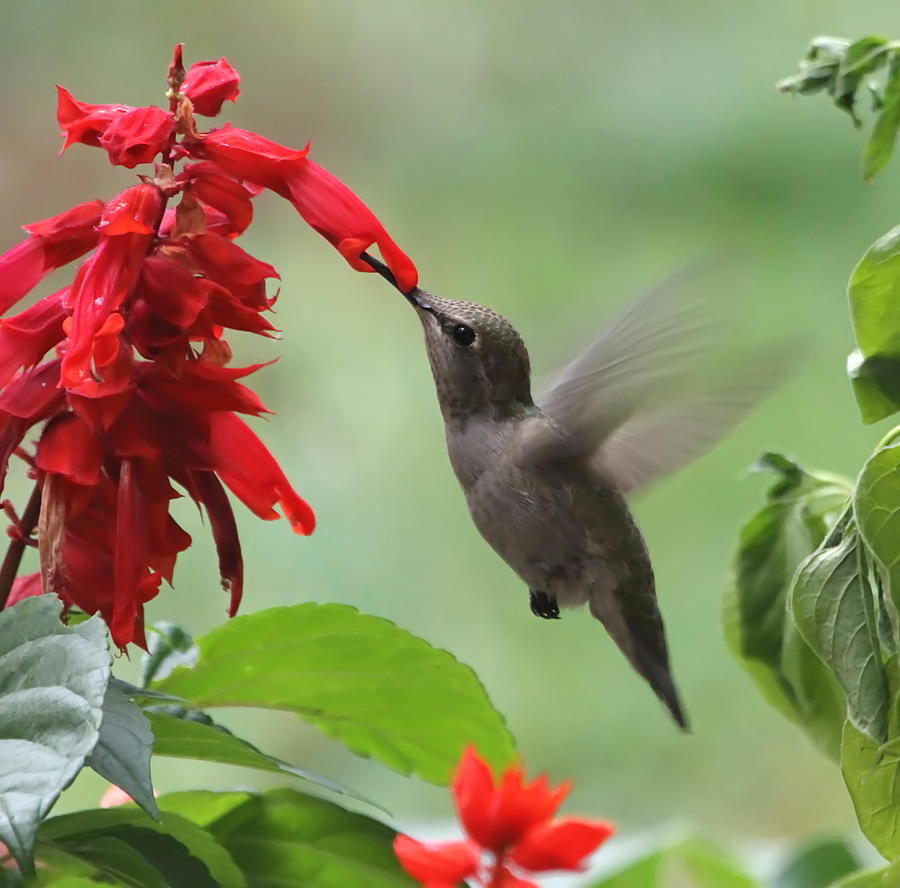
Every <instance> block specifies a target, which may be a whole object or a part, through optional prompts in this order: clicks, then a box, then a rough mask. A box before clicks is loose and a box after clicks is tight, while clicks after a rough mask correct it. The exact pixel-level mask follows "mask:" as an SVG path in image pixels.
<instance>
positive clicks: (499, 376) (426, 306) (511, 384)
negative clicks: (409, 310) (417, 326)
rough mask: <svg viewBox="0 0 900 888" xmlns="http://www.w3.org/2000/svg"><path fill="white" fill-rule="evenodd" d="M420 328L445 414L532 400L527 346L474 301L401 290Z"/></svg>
mask: <svg viewBox="0 0 900 888" xmlns="http://www.w3.org/2000/svg"><path fill="white" fill-rule="evenodd" d="M404 295H405V296H406V298H407V300H408V301H409V303H410V304H411V305H412V306H413V308H415V310H416V314H417V315H418V316H419V320H420V321H421V322H422V327H423V329H424V330H425V344H426V347H427V349H428V360H429V362H430V363H431V372H432V374H433V376H434V382H435V386H436V388H437V394H438V400H439V401H440V404H441V411H442V412H443V414H444V418H445V419H449V418H450V417H456V418H460V417H465V416H469V415H472V414H475V413H482V412H489V413H491V414H493V415H494V416H499V417H503V416H515V415H517V414H519V413H521V411H522V410H523V408H528V407H531V406H533V404H534V402H533V401H532V399H531V382H530V364H529V361H528V351H527V350H526V348H525V343H524V342H522V337H521V336H519V334H518V332H517V331H516V328H515V327H513V325H512V324H510V323H509V321H507V320H506V319H505V318H503V317H501V316H500V315H499V314H497V312H495V311H491V310H490V309H489V308H484V307H482V306H480V305H476V304H475V303H474V302H456V301H454V300H452V299H442V298H441V297H440V296H434V295H432V294H431V293H426V292H425V291H424V290H419V289H415V290H412V291H411V292H409V293H406V294H404Z"/></svg>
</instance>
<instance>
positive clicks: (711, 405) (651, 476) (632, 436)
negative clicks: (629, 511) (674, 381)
mask: <svg viewBox="0 0 900 888" xmlns="http://www.w3.org/2000/svg"><path fill="white" fill-rule="evenodd" d="M766 353H767V354H768V358H766V357H764V354H766ZM789 364H790V362H789V361H788V360H787V356H786V353H785V352H784V350H778V349H771V350H768V352H765V351H762V352H760V353H759V354H756V355H753V356H751V357H748V358H746V359H745V360H744V361H742V362H740V365H739V366H737V367H733V368H731V371H730V372H729V373H728V374H727V375H723V376H720V377H719V378H718V379H713V380H710V386H709V388H708V389H707V390H706V391H699V392H690V391H685V392H681V393H680V394H679V396H677V397H676V398H675V399H674V400H673V401H672V402H671V403H668V404H663V405H661V406H658V407H656V408H653V409H649V410H641V409H638V410H636V411H635V413H633V414H632V415H631V416H630V417H629V418H628V419H626V420H625V421H624V422H623V423H622V424H621V425H619V426H618V427H616V428H615V429H613V430H612V432H611V433H610V434H609V436H608V437H607V438H606V439H605V440H604V441H603V442H602V444H600V446H599V447H598V448H597V451H596V453H595V454H594V456H593V458H592V463H593V465H594V467H595V468H596V469H597V470H599V471H601V472H602V473H603V474H605V475H606V476H607V477H608V478H611V479H612V480H613V481H614V482H615V485H616V487H618V488H619V490H621V491H622V492H623V493H628V492H629V491H633V490H635V489H637V488H640V487H645V486H647V485H648V484H649V483H651V482H652V481H655V480H657V479H658V478H661V477H663V476H665V475H668V474H670V473H672V472H674V471H677V470H678V469H680V468H682V467H683V466H686V465H688V464H689V463H692V462H693V461H694V460H695V459H697V458H699V457H700V456H702V455H703V454H704V453H706V452H707V451H708V450H710V449H711V448H712V447H713V446H714V445H715V444H716V443H717V442H718V441H719V440H720V439H721V438H723V437H725V435H727V434H728V433H729V432H730V431H731V430H732V429H733V428H734V427H735V426H736V425H737V424H738V423H739V422H740V421H741V420H742V419H743V418H744V416H745V415H746V414H747V413H749V412H750V411H751V410H752V409H753V407H754V406H756V404H758V403H759V401H761V400H762V399H763V398H764V397H765V396H766V395H767V394H769V392H771V391H772V390H773V389H774V388H775V387H776V386H777V385H778V383H779V382H780V381H781V380H782V379H783V378H784V375H785V373H786V372H787V371H788V369H789Z"/></svg>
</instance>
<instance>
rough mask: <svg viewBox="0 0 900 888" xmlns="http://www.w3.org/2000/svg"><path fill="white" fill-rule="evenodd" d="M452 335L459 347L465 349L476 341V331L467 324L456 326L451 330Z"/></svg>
mask: <svg viewBox="0 0 900 888" xmlns="http://www.w3.org/2000/svg"><path fill="white" fill-rule="evenodd" d="M450 335H451V336H452V337H453V341H454V342H455V343H456V344H457V345H461V346H462V347H463V348H466V347H467V346H470V345H471V344H472V343H473V342H474V341H475V331H474V330H473V329H472V328H471V327H469V326H467V325H466V324H454V325H453V327H452V328H451V329H450Z"/></svg>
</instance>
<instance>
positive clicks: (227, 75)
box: [181, 59, 241, 117]
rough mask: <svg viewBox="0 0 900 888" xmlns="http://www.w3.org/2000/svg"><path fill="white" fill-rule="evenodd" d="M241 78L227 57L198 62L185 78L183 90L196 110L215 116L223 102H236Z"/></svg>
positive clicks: (208, 115)
mask: <svg viewBox="0 0 900 888" xmlns="http://www.w3.org/2000/svg"><path fill="white" fill-rule="evenodd" d="M240 82H241V78H240V75H239V74H238V72H237V71H235V70H234V68H232V67H231V65H229V64H228V62H227V61H226V60H225V59H217V60H216V61H208V62H196V63H195V64H193V65H191V69H190V70H189V71H188V72H187V76H186V77H185V78H184V84H183V85H182V87H181V91H182V92H183V93H184V94H185V95H186V96H187V97H188V98H189V99H190V100H191V104H192V105H193V106H194V111H195V112H196V113H197V114H202V115H203V116H204V117H215V116H216V115H217V114H218V113H219V112H220V111H221V110H222V103H223V102H234V101H235V100H236V99H237V97H238V93H239V92H240V89H239V88H238V87H239V86H240Z"/></svg>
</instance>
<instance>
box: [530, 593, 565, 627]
mask: <svg viewBox="0 0 900 888" xmlns="http://www.w3.org/2000/svg"><path fill="white" fill-rule="evenodd" d="M531 612H532V613H533V614H534V615H535V616H536V617H540V618H541V619H542V620H558V619H559V605H558V604H557V603H556V599H555V598H551V597H550V596H549V595H548V594H547V593H546V592H538V591H536V590H534V589H532V590H531Z"/></svg>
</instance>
